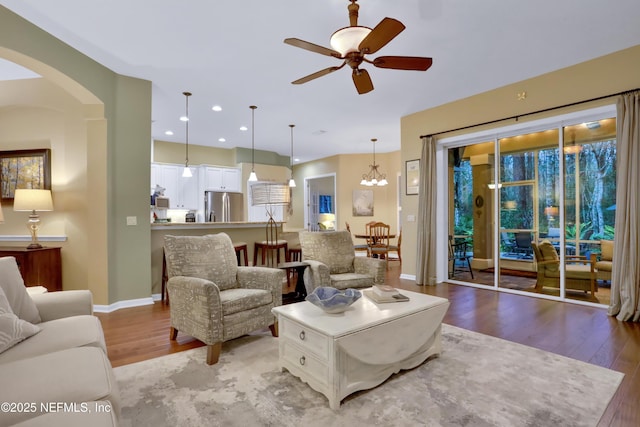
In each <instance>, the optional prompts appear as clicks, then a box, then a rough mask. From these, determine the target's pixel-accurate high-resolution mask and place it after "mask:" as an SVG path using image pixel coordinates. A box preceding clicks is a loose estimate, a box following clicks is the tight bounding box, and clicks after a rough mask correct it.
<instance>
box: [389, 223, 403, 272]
mask: <svg viewBox="0 0 640 427" xmlns="http://www.w3.org/2000/svg"><path fill="white" fill-rule="evenodd" d="M401 245H402V228H400V231H399V232H398V243H397V244H395V245H389V251H388V252H395V253H397V254H398V258H389V261H396V259H397V260H398V261H400V264H402V252H401V250H400V248H401Z"/></svg>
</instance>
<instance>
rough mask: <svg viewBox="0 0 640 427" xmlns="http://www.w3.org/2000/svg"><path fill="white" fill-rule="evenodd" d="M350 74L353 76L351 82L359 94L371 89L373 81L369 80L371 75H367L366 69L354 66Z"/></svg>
mask: <svg viewBox="0 0 640 427" xmlns="http://www.w3.org/2000/svg"><path fill="white" fill-rule="evenodd" d="M351 76H352V78H353V84H355V85H356V90H357V91H358V93H359V94H360V95H362V94H363V93H367V92H371V91H372V90H373V82H372V81H371V77H369V73H368V72H367V70H361V69H359V68H355V69H354V70H353V73H352V74H351Z"/></svg>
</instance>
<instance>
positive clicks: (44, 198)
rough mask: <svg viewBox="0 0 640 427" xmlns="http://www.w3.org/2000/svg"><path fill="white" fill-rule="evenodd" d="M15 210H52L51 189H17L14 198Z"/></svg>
mask: <svg viewBox="0 0 640 427" xmlns="http://www.w3.org/2000/svg"><path fill="white" fill-rule="evenodd" d="M13 210H14V211H52V210H53V200H52V198H51V190H30V189H19V190H16V193H15V196H14V199H13Z"/></svg>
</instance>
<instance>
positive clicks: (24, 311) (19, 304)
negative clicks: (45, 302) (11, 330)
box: [0, 256, 40, 323]
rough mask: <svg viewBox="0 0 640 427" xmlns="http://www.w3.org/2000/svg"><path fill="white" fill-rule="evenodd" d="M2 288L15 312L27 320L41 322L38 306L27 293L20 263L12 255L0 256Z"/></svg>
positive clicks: (0, 285)
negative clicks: (19, 266)
mask: <svg viewBox="0 0 640 427" xmlns="http://www.w3.org/2000/svg"><path fill="white" fill-rule="evenodd" d="M0 288H2V290H3V291H4V294H5V295H6V297H7V300H8V301H9V306H10V307H11V310H12V313H13V314H15V315H16V316H18V317H19V318H20V319H22V320H26V321H27V322H30V323H40V313H39V312H38V308H37V307H36V304H35V303H34V302H33V300H32V299H31V297H30V296H29V294H28V293H27V288H25V286H24V280H22V275H21V274H20V269H19V268H18V263H17V262H16V259H15V258H14V257H12V256H9V257H3V258H0Z"/></svg>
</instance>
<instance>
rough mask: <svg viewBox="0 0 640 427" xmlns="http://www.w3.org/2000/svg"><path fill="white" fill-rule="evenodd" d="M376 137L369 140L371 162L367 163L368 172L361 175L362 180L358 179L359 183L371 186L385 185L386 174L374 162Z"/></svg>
mask: <svg viewBox="0 0 640 427" xmlns="http://www.w3.org/2000/svg"><path fill="white" fill-rule="evenodd" d="M376 141H377V139H376V138H372V139H371V142H372V143H373V163H372V164H370V165H369V172H368V173H366V174H363V175H362V181H360V185H366V186H367V187H373V186H374V185H377V186H379V187H382V186H384V185H387V184H388V182H387V176H386V175H385V174H383V173H380V171H378V167H379V166H380V165H377V164H376Z"/></svg>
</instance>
